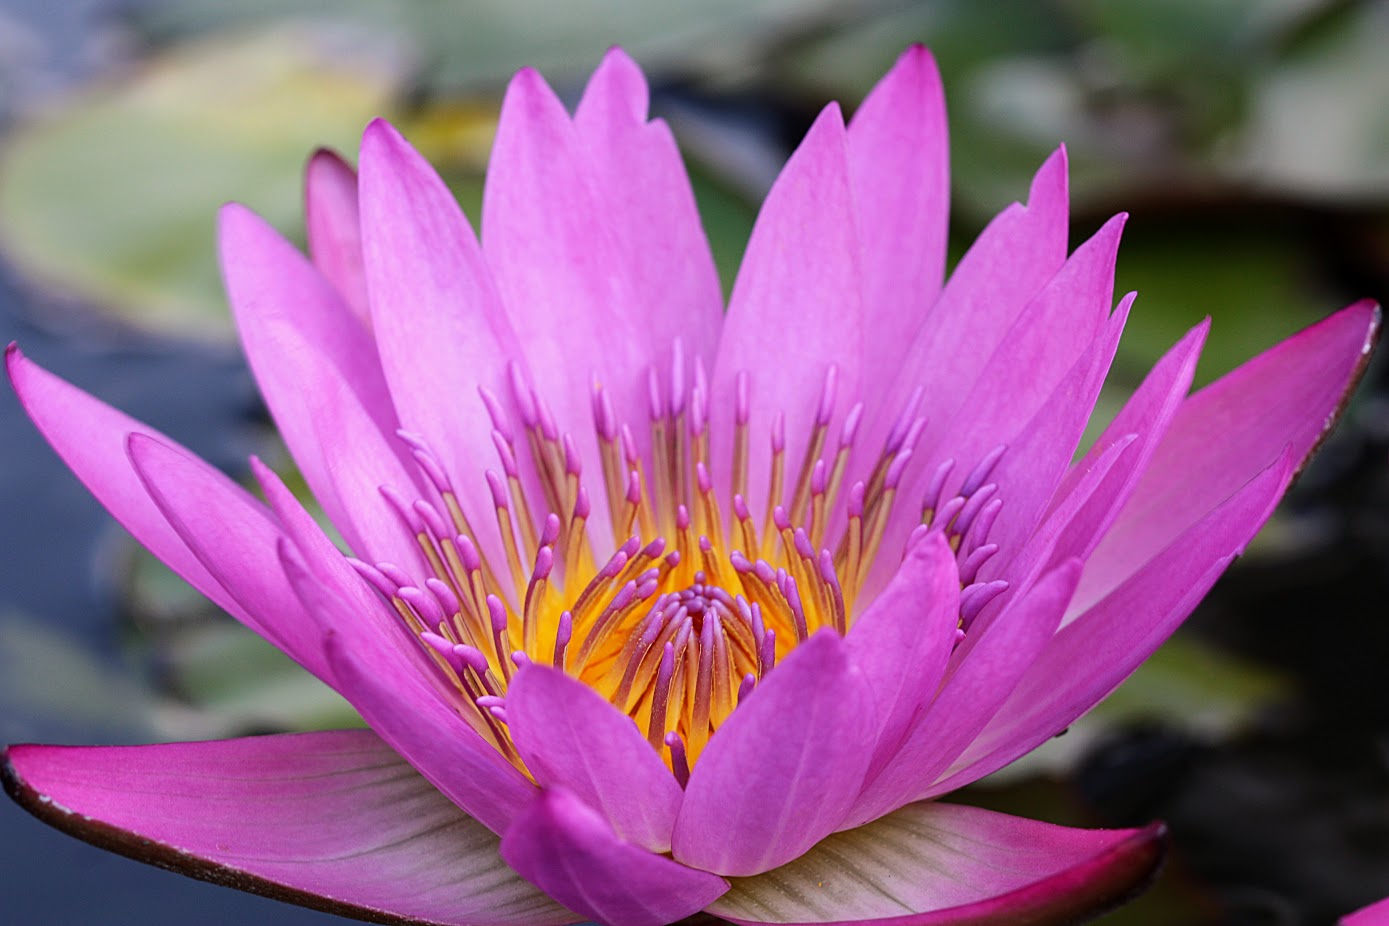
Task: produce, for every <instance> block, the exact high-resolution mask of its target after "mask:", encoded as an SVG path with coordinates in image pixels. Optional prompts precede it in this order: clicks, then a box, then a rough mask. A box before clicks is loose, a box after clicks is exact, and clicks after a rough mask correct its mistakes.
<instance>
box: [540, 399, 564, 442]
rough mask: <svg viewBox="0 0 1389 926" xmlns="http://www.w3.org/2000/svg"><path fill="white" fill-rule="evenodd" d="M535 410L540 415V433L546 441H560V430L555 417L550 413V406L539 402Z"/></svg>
mask: <svg viewBox="0 0 1389 926" xmlns="http://www.w3.org/2000/svg"><path fill="white" fill-rule="evenodd" d="M535 408H536V411H538V412H539V413H540V433H541V434H543V435H544V436H545V439H546V440H549V441H554V440H559V428H558V427H557V426H556V425H555V416H554V415H552V414H551V413H550V406H548V405H546V404H545V403H544V402H541V401H539V400H537V401H536V403H535Z"/></svg>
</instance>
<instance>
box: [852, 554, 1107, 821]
mask: <svg viewBox="0 0 1389 926" xmlns="http://www.w3.org/2000/svg"><path fill="white" fill-rule="evenodd" d="M1079 578H1080V564H1079V563H1078V562H1074V561H1073V562H1070V563H1066V564H1064V565H1062V566H1061V567H1060V568H1058V569H1056V570H1055V571H1053V572H1051V573H1050V574H1048V575H1047V576H1044V577H1043V578H1042V580H1041V581H1040V582H1038V583H1037V585H1036V587H1035V588H1033V589H1031V591H1030V593H1029V594H1028V595H1026V596H1025V597H1022V598H1018V599H1015V600H1014V601H1013V602H1012V604H1011V605H1010V606H1009V607H1008V608H1005V609H1004V610H1003V611H1002V613H1000V614H999V616H998V618H997V619H996V620H995V621H994V622H993V623H992V624H990V625H988V626H987V627H984V628H983V629H982V631H976V632H974V633H972V634H971V635H969V636H966V638H965V641H964V642H963V643H962V644H961V646H960V647H959V648H958V649H957V650H956V653H955V658H954V659H952V663H953V665H952V669H953V672H952V674H951V675H950V676H949V678H948V679H947V680H946V682H945V684H944V685H943V686H942V687H941V691H940V694H939V695H938V696H937V697H936V699H935V700H934V701H933V702H932V703H931V705H930V706H929V707H928V708H927V709H926V711H925V713H924V714H922V716H921V718H920V720H919V721H918V722H917V723H916V724H915V725H914V726H913V727H912V728H911V730H910V731H909V732H908V733H907V735H906V738H905V739H904V740H903V743H902V746H901V748H900V749H898V751H897V752H896V753H895V754H893V755H892V757H891V758H890V760H889V761H888V762H887V764H886V766H885V767H884V768H883V770H882V773H881V774H879V775H878V776H877V777H876V778H875V779H873V780H872V781H871V782H869V783H868V784H867V786H866V787H865V788H864V789H863V794H862V795H861V796H860V797H859V799H858V801H857V802H856V803H855V805H854V808H853V810H852V812H851V813H850V814H849V815H848V818H847V819H846V821H845V823H846V824H847V825H849V826H855V825H858V824H860V823H863V822H865V821H868V820H873V819H875V818H877V817H879V816H881V815H882V814H884V813H886V812H887V811H889V810H893V809H895V808H897V807H900V806H902V805H903V804H906V803H908V802H910V801H916V800H920V799H921V798H923V797H926V796H927V794H926V793H925V792H926V791H927V790H928V787H929V785H930V784H931V783H932V782H933V781H934V780H935V778H936V776H937V775H939V774H940V773H941V772H942V771H943V770H944V769H945V768H947V767H948V766H949V765H950V762H951V761H952V760H953V759H955V757H956V756H958V755H959V754H960V752H961V751H962V750H964V749H965V747H966V746H968V745H969V743H970V741H971V740H973V739H974V738H975V737H976V736H977V735H978V734H979V731H980V730H982V729H984V727H985V726H986V725H987V724H988V723H989V720H990V718H992V717H993V715H994V713H995V712H996V711H997V710H998V708H999V705H1001V704H1003V703H1004V701H1005V700H1006V699H1007V698H1008V695H1009V694H1010V693H1011V692H1012V691H1013V689H1014V688H1015V687H1016V686H1017V685H1018V682H1019V680H1020V679H1022V678H1024V677H1025V676H1026V675H1027V673H1028V670H1029V669H1030V668H1031V666H1032V664H1033V662H1034V661H1035V660H1036V659H1037V658H1038V655H1039V654H1040V653H1042V652H1043V651H1044V650H1045V648H1046V646H1047V644H1048V642H1049V641H1050V640H1051V638H1052V634H1054V633H1055V632H1056V627H1057V625H1058V624H1059V623H1060V622H1061V615H1062V614H1063V613H1064V612H1065V610H1066V603H1067V602H1068V601H1070V599H1071V594H1072V593H1073V592H1074V591H1075V587H1076V582H1077V581H1078V580H1079Z"/></svg>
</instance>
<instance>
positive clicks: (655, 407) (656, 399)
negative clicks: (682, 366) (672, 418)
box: [646, 367, 666, 421]
mask: <svg viewBox="0 0 1389 926" xmlns="http://www.w3.org/2000/svg"><path fill="white" fill-rule="evenodd" d="M646 399H647V405H648V411H649V412H650V414H651V420H652V421H660V420H661V419H662V418H664V417H665V414H666V405H665V402H664V401H663V400H662V398H661V379H660V377H659V376H657V375H656V368H655V367H647V368H646Z"/></svg>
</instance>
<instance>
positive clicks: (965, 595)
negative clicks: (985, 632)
mask: <svg viewBox="0 0 1389 926" xmlns="http://www.w3.org/2000/svg"><path fill="white" fill-rule="evenodd" d="M1007 590H1008V583H1007V582H1005V581H1003V580H1002V579H995V580H994V581H992V582H982V583H979V584H977V585H971V586H969V587H968V588H966V589H965V590H964V591H962V592H960V619H961V620H963V621H964V622H965V625H966V626H968V625H969V624H970V622H971V621H973V620H974V619H975V618H976V617H978V616H979V612H980V611H983V610H984V608H985V607H986V606H987V605H988V603H989V602H991V601H993V600H994V599H995V598H997V597H998V596H999V595H1001V594H1003V593H1004V592H1006V591H1007Z"/></svg>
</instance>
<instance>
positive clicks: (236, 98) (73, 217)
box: [0, 29, 397, 337]
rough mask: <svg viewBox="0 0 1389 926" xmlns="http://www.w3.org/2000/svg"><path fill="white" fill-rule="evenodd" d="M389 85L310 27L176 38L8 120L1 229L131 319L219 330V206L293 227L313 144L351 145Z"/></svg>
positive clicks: (60, 281)
mask: <svg viewBox="0 0 1389 926" xmlns="http://www.w3.org/2000/svg"><path fill="white" fill-rule="evenodd" d="M396 85H397V79H396V75H394V74H393V73H392V72H391V71H390V69H389V68H387V67H385V66H382V65H377V64H373V63H372V62H371V61H370V59H365V60H364V59H363V58H362V57H354V58H352V59H350V60H349V59H346V58H345V57H342V56H338V55H335V54H333V53H331V52H329V51H328V50H326V49H325V48H324V47H323V42H322V41H319V40H318V38H316V36H315V34H313V33H306V32H304V31H303V30H295V29H281V30H277V31H274V32H269V33H264V34H260V35H257V36H251V37H245V36H241V37H224V38H219V39H216V40H214V41H209V42H202V43H197V44H192V45H188V46H184V47H180V48H176V49H174V50H172V51H170V52H168V53H166V54H164V55H161V56H159V57H157V58H155V59H153V60H151V61H150V62H148V65H147V66H146V67H144V68H143V69H141V70H139V71H136V72H135V73H133V74H132V75H130V76H129V77H128V78H126V79H124V80H120V81H118V82H116V83H114V84H109V85H106V86H103V87H100V88H96V89H92V90H89V91H88V92H86V93H84V94H82V95H79V96H77V97H75V98H73V99H70V100H68V101H67V102H66V103H64V104H62V105H59V106H57V107H55V108H54V109H52V110H50V111H48V112H47V113H46V114H44V115H43V116H41V117H39V118H37V119H35V120H33V121H31V122H28V123H27V124H23V125H21V126H20V127H18V128H17V129H16V130H15V131H14V132H13V133H12V134H11V135H10V137H9V138H8V140H7V145H6V149H5V150H4V152H3V159H2V160H0V240H3V244H4V248H5V251H6V253H7V255H8V256H9V258H10V259H11V260H13V261H14V262H15V264H16V265H17V266H18V267H19V268H20V269H21V270H22V271H23V272H25V273H27V274H28V275H30V276H31V277H34V278H36V279H39V280H42V281H44V282H47V283H51V284H52V285H53V286H55V287H56V288H58V289H60V290H66V291H68V292H71V293H75V294H76V295H78V296H80V297H81V298H83V299H84V300H85V301H88V302H91V303H93V304H94V305H97V306H99V307H103V308H108V309H109V310H110V311H112V312H114V313H115V314H116V315H118V316H119V317H120V318H121V319H123V320H125V321H127V322H130V323H133V324H136V325H140V326H147V327H150V328H153V329H155V330H158V331H161V332H166V333H173V334H179V335H195V336H203V337H220V336H225V334H226V333H227V332H228V331H229V330H230V320H229V317H228V313H227V310H226V306H225V302H224V299H223V296H222V290H221V284H220V281H219V276H218V271H217V263H216V247H215V222H216V214H217V209H218V207H219V206H220V205H221V204H222V203H223V202H226V201H227V200H233V199H234V200H239V201H242V202H245V203H246V204H248V205H249V206H251V207H252V208H253V209H255V210H256V211H258V212H260V213H261V214H262V215H264V216H266V218H267V219H269V220H270V221H271V222H272V223H274V224H276V225H277V226H279V227H280V228H285V229H296V228H298V227H299V223H300V216H299V213H300V210H301V202H302V193H301V184H302V180H301V174H302V170H303V164H304V161H305V158H306V157H307V156H308V154H309V153H310V152H311V151H313V150H314V149H315V148H316V147H318V146H320V145H331V146H336V147H341V148H343V149H344V150H355V148H356V139H357V138H358V137H359V134H360V132H361V129H362V126H363V125H364V124H365V123H366V122H367V121H368V120H369V119H370V118H371V117H373V116H375V115H377V114H378V113H380V112H381V111H382V110H383V109H384V108H385V107H386V105H387V103H388V102H389V101H390V100H391V98H392V94H393V93H394V90H395V88H396Z"/></svg>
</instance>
